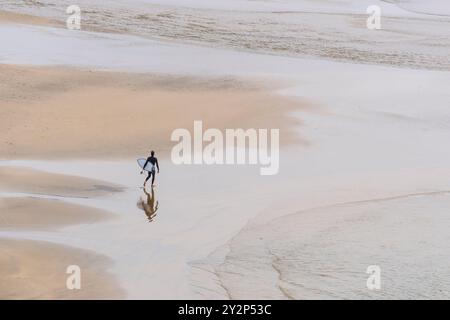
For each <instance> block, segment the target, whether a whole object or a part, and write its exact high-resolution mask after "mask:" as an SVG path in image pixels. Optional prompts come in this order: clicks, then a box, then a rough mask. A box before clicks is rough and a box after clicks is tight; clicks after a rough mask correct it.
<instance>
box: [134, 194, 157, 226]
mask: <svg viewBox="0 0 450 320" xmlns="http://www.w3.org/2000/svg"><path fill="white" fill-rule="evenodd" d="M144 193H145V195H146V196H147V199H146V201H144V200H143V199H139V201H138V203H137V207H138V208H139V209H141V210H143V211H144V212H145V214H146V215H147V218H148V221H149V222H153V219H154V218H155V217H156V211H157V210H158V206H159V202H158V201H156V202H155V190H154V189H153V188H152V190H151V192H150V193H148V192H147V190H146V189H145V188H144Z"/></svg>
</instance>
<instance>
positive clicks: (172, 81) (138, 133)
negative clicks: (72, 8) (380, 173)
mask: <svg viewBox="0 0 450 320" xmlns="http://www.w3.org/2000/svg"><path fill="white" fill-rule="evenodd" d="M213 83H214V84H213ZM267 91H268V90H265V89H257V87H256V85H251V84H249V85H247V84H243V83H242V82H239V81H237V80H234V79H228V78H222V79H214V81H210V79H206V78H205V79H192V78H187V77H166V76H149V75H130V74H124V73H113V72H90V71H81V70H74V69H63V68H32V67H16V66H0V105H1V108H0V146H1V147H0V157H2V158H6V159H22V158H49V157H62V158H86V157H88V158H89V157H90V158H92V157H96V158H98V157H107V158H111V157H134V156H137V155H139V154H142V153H143V152H147V151H149V150H148V149H149V148H150V147H151V148H154V149H155V150H159V151H163V152H164V151H168V150H169V149H170V147H171V146H173V145H174V144H175V143H174V142H171V141H170V135H171V133H172V131H173V130H174V129H176V128H187V129H188V130H190V131H192V130H193V121H194V120H202V121H203V124H204V128H209V127H213V128H219V129H224V128H240V127H243V128H269V129H270V128H280V129H281V133H280V134H281V142H282V143H289V142H292V141H294V140H295V138H294V135H293V134H292V132H291V126H290V124H294V121H295V120H292V119H289V117H288V115H289V112H291V111H293V110H295V109H296V108H298V107H301V106H302V104H301V103H299V102H298V101H295V100H293V99H289V98H283V97H280V96H277V95H273V94H270V93H268V92H267ZM94 137H95V139H94ZM297 140H298V139H297Z"/></svg>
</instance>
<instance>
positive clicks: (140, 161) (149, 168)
mask: <svg viewBox="0 0 450 320" xmlns="http://www.w3.org/2000/svg"><path fill="white" fill-rule="evenodd" d="M145 162H147V159H144V158H142V159H137V163H138V165H139V167H141V168H142V169H144V170H145V171H153V169H154V165H153V164H151V163H150V162H149V163H147V165H146V166H145V168H144V165H145Z"/></svg>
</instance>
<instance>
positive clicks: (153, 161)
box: [141, 150, 159, 187]
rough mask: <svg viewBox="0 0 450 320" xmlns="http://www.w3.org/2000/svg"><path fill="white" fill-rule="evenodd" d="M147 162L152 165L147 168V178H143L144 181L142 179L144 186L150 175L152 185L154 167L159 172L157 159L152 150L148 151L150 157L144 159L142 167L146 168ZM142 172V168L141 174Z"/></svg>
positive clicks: (153, 182)
mask: <svg viewBox="0 0 450 320" xmlns="http://www.w3.org/2000/svg"><path fill="white" fill-rule="evenodd" d="M148 163H151V165H152V166H151V168H150V170H148V176H147V179H145V181H144V187H145V185H146V184H147V181H148V179H150V177H152V186H154V185H155V173H156V169H158V173H159V164H158V159H157V158H156V157H155V151H153V150H152V151H151V152H150V157H148V158H147V161H145V164H144V166H143V168H147V164H148ZM155 167H156V168H155ZM143 172H144V170H143V169H142V171H141V174H142V173H143Z"/></svg>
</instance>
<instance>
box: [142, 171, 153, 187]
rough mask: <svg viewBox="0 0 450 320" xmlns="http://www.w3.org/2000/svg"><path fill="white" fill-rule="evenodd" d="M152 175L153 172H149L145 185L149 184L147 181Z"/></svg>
mask: <svg viewBox="0 0 450 320" xmlns="http://www.w3.org/2000/svg"><path fill="white" fill-rule="evenodd" d="M151 175H152V172H151V171H149V172H148V176H147V178H146V179H145V182H144V186H145V185H146V184H147V181H148V179H150V177H151ZM153 179H154V178H153Z"/></svg>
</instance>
